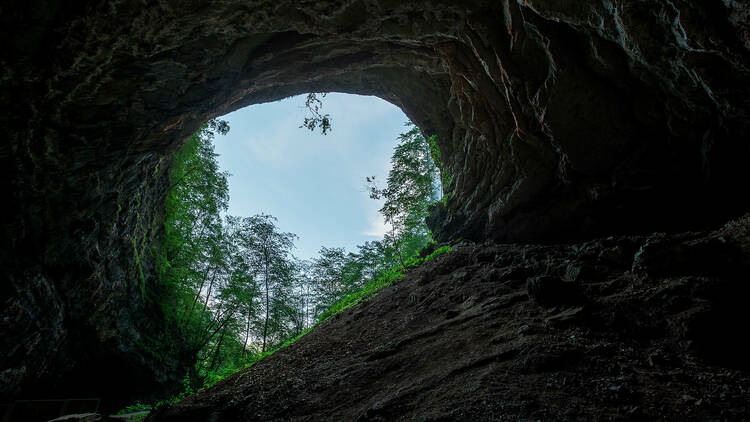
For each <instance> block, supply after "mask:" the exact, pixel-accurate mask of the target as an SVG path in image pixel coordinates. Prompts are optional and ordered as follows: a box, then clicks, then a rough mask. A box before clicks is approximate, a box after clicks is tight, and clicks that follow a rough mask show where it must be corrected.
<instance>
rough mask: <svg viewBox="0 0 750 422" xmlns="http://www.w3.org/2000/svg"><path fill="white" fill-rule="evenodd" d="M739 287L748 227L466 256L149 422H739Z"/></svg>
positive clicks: (745, 370)
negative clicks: (355, 421)
mask: <svg viewBox="0 0 750 422" xmlns="http://www.w3.org/2000/svg"><path fill="white" fill-rule="evenodd" d="M748 273H750V215H747V216H745V217H744V218H743V219H740V220H738V221H734V222H731V223H729V224H727V225H726V226H725V227H723V228H722V229H720V230H717V231H714V232H710V233H683V234H680V235H671V236H670V235H664V234H654V235H651V236H648V237H609V238H605V239H598V240H594V241H589V242H585V243H578V244H574V245H553V246H530V245H495V244H482V245H464V246H460V247H457V248H456V249H455V251H454V252H452V253H450V254H447V255H444V256H441V257H439V258H437V259H436V260H435V261H433V262H429V263H426V264H424V265H423V266H422V267H420V268H418V269H416V270H414V271H412V272H411V273H410V274H408V276H407V277H406V279H404V280H403V281H401V282H400V283H399V284H397V285H395V286H392V287H390V288H387V289H385V290H383V291H382V293H380V294H379V295H378V296H376V297H375V298H373V299H372V300H370V301H369V302H366V303H364V304H362V305H360V306H358V307H355V308H352V309H349V310H347V311H345V312H343V313H341V314H339V315H338V316H337V317H335V318H333V319H332V320H329V321H328V322H326V323H325V324H323V325H322V326H319V327H318V328H316V329H315V330H314V331H312V332H311V333H310V334H308V335H307V336H305V337H303V338H302V339H301V340H299V341H298V342H297V343H295V344H293V345H291V346H289V347H287V348H286V349H283V350H281V351H279V352H277V353H276V354H274V355H272V356H271V357H269V358H266V359H265V360H263V361H261V362H259V363H258V364H256V365H255V366H253V367H251V368H249V369H246V370H243V371H241V372H239V373H237V374H235V375H234V376H232V377H230V378H228V379H226V380H224V381H222V382H220V383H219V384H217V385H215V386H213V387H212V388H210V389H208V390H205V391H203V392H202V393H200V394H198V395H195V396H193V397H190V398H188V399H186V400H184V401H183V402H180V403H178V404H176V405H173V406H171V407H164V408H161V409H159V410H158V411H157V412H155V413H153V414H152V415H151V416H149V417H148V419H147V421H148V422H166V421H225V420H244V421H256V420H257V421H275V420H295V421H322V420H330V421H354V420H357V421H394V420H420V421H454V420H460V421H505V420H507V421H518V420H534V421H537V420H542V421H571V420H582V421H583V420H585V421H594V420H601V421H627V420H630V421H643V420H668V421H725V420H726V421H730V420H731V421H734V420H746V419H747V418H748V417H750V404H748V401H747V399H748V394H750V361H748V359H747V356H748V355H750V348H749V347H748V345H747V343H746V342H745V338H744V337H745V335H744V333H745V331H746V327H747V324H748V322H750V317H748V315H747V312H746V309H747V307H746V301H747V298H748V295H749V294H750V280H748V276H747V275H748Z"/></svg>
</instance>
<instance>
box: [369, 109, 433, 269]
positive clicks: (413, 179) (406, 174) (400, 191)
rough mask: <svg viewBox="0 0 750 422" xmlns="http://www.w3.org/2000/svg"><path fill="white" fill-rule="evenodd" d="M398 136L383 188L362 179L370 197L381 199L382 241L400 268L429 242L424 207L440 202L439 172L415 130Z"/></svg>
mask: <svg viewBox="0 0 750 422" xmlns="http://www.w3.org/2000/svg"><path fill="white" fill-rule="evenodd" d="M407 126H411V127H412V128H411V130H409V131H408V132H406V133H402V134H401V135H399V138H398V144H397V145H396V148H395V149H394V151H393V155H392V156H391V164H392V166H393V167H392V169H391V171H390V172H389V173H388V179H387V181H386V187H385V188H382V189H381V188H378V186H377V183H376V181H375V176H372V177H368V178H367V179H366V181H367V183H368V185H369V190H370V197H371V198H373V199H381V198H382V199H385V203H384V204H383V207H382V208H381V209H380V212H381V214H383V216H384V217H385V221H386V223H387V224H388V225H390V227H391V229H390V231H389V233H387V234H386V236H385V241H386V242H387V243H389V244H390V245H392V247H393V248H394V250H395V252H396V255H397V256H398V258H399V261H400V262H401V264H403V263H404V260H405V259H406V257H409V256H411V255H413V254H414V253H416V252H417V251H418V250H419V249H420V248H421V247H422V246H423V245H424V244H425V243H427V241H428V240H429V239H430V235H429V232H428V230H427V226H426V224H425V218H426V217H427V207H428V206H429V205H430V204H431V203H433V202H435V201H437V200H439V199H440V190H439V186H440V176H439V175H440V172H439V170H438V168H437V166H436V165H435V162H434V161H433V160H432V157H431V156H430V144H429V143H428V141H427V140H426V139H425V138H424V137H423V136H422V134H421V132H420V130H419V128H417V127H416V126H414V125H413V124H412V123H411V122H409V123H407Z"/></svg>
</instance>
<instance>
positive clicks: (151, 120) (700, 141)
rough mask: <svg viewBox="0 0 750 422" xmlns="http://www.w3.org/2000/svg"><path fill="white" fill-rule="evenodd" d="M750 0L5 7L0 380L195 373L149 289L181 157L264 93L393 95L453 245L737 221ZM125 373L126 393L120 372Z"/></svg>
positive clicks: (743, 176)
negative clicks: (166, 350)
mask: <svg viewBox="0 0 750 422" xmlns="http://www.w3.org/2000/svg"><path fill="white" fill-rule="evenodd" d="M748 10H749V9H748V6H747V5H746V3H744V2H739V1H734V0H723V1H710V2H708V1H706V2H693V1H687V0H649V1H646V0H626V1H618V2H611V1H608V0H601V1H593V2H589V1H569V2H558V1H542V0H531V1H510V0H503V1H496V0H492V1H488V0H487V1H485V0H475V1H442V0H439V1H409V2H403V1H398V2H394V1H386V0H335V1H334V0H331V1H296V0H295V1H291V0H290V1H287V0H279V1H273V2H269V1H247V2H234V1H216V2H203V1H179V0H175V1H167V0H161V1H156V2H153V3H149V4H144V3H141V2H137V1H132V0H108V1H84V0H82V1H76V2H74V3H65V4H63V3H62V2H55V1H48V0H47V1H42V0H26V1H18V0H10V1H6V2H4V3H3V5H2V6H0V33H2V39H3V40H4V43H3V45H4V48H3V49H2V52H0V107H1V108H2V112H1V113H0V125H2V128H3V135H4V136H3V138H4V139H3V141H2V143H1V144H0V184H1V186H2V188H0V189H2V191H1V193H2V195H3V197H4V198H6V201H5V204H4V207H3V209H2V214H3V215H2V217H3V218H2V222H3V224H2V229H1V230H2V236H1V238H2V249H1V251H0V265H2V267H3V275H2V277H3V280H2V286H3V288H2V291H1V293H0V301H1V303H2V304H3V306H2V310H0V313H1V317H0V334H1V335H0V337H2V340H0V341H2V351H3V353H1V354H0V380H1V381H2V382H0V395H2V397H17V396H19V395H25V394H26V395H32V396H33V395H38V394H45V395H46V394H48V393H50V392H54V391H65V390H67V391H75V392H77V393H80V394H90V393H96V394H106V395H113V396H118V395H119V392H118V391H117V390H118V389H125V390H128V391H132V392H135V393H138V392H144V393H145V392H147V391H152V390H154V389H155V388H157V387H158V386H160V385H161V386H164V385H170V384H171V382H172V381H174V380H175V379H179V378H180V376H181V368H180V364H179V363H178V364H176V366H175V367H165V366H164V365H163V364H162V363H160V362H159V360H158V358H157V356H155V354H154V353H153V348H154V347H155V345H158V344H159V343H160V341H161V337H162V334H160V333H163V332H165V330H168V328H165V327H159V326H158V325H159V324H158V322H157V321H159V317H158V313H159V311H158V307H156V306H155V305H154V304H153V303H151V302H150V301H149V300H148V298H145V297H144V295H143V293H142V292H144V291H147V290H148V289H147V287H148V286H149V284H150V283H153V276H152V271H151V269H152V267H153V263H152V262H151V261H152V259H151V257H150V254H149V253H148V251H149V250H151V249H152V248H154V247H158V243H157V242H158V237H159V227H160V222H161V218H162V217H161V203H162V200H163V196H164V190H165V189H164V188H165V185H166V179H165V168H166V167H167V166H168V164H169V157H170V154H171V153H172V152H173V151H175V150H176V148H177V147H178V146H179V144H180V142H181V141H182V140H184V139H185V138H186V137H187V135H189V134H190V133H191V132H193V131H194V130H195V129H196V128H198V126H199V125H200V124H201V123H202V122H203V121H205V120H207V119H208V118H211V117H215V116H218V115H222V114H224V113H227V112H229V111H232V110H235V109H237V108H240V107H243V106H246V105H249V104H254V103H259V102H264V101H273V100H276V99H279V98H283V97H286V96H289V95H293V94H298V93H305V92H309V91H339V92H350V93H359V94H368V95H377V96H380V97H381V98H384V99H386V100H388V101H390V102H392V103H394V104H396V105H398V106H400V107H401V108H402V109H403V110H404V111H405V112H406V114H407V115H408V116H409V117H410V118H411V119H413V120H414V121H415V122H416V123H417V124H418V125H419V126H420V127H421V128H422V129H423V130H424V131H425V132H426V133H427V134H428V135H429V134H436V135H437V139H438V142H439V143H440V148H441V150H442V156H443V159H444V166H445V168H446V169H447V170H448V172H449V173H450V174H451V175H452V182H451V185H450V187H449V189H448V190H449V191H450V192H451V196H450V199H449V200H448V201H447V204H446V205H445V206H443V207H439V208H436V209H435V210H433V214H432V215H433V217H432V218H431V220H430V223H431V225H432V227H433V230H434V232H435V234H436V235H437V236H439V237H440V238H441V239H443V240H448V239H457V238H464V239H472V240H486V239H494V240H496V241H536V240H565V239H570V238H572V237H576V238H581V237H587V236H594V235H598V234H614V233H616V232H623V233H625V232H630V233H634V232H641V233H647V232H650V231H651V230H654V229H659V230H675V229H686V228H696V227H700V226H706V225H710V224H712V223H715V222H717V221H719V220H720V219H724V218H727V217H729V216H736V215H739V214H741V212H744V211H745V210H747V209H748V202H750V196H748V195H744V194H742V192H744V190H743V189H744V188H746V184H747V180H750V178H749V177H748V166H746V165H745V161H746V160H747V157H748V142H747V139H749V138H750V136H749V135H750V131H748V119H749V117H748V110H749V109H750V107H749V104H748V102H749V101H750V95H749V94H750V92H749V89H748V87H749V85H750V82H749V81H750V78H748V76H749V71H748V63H750V60H748V54H750V51H748V50H749V49H750V41H748V40H749V38H748V37H749V35H748V34H749V29H748V28H749V26H748V19H749V17H748V16H749V15H748ZM333 117H334V118H336V116H333ZM334 130H335V129H334ZM722 221H723V220H722ZM542 285H544V284H542ZM149 337H150V338H149ZM178 361H179V360H178ZM110 370H122V371H123V372H125V373H128V374H130V375H131V378H129V379H132V380H133V383H132V385H118V383H119V382H120V381H117V382H113V381H107V380H103V379H102V377H101V374H102V373H103V371H110ZM115 375H116V374H115ZM108 378H109V379H111V380H115V379H117V380H120V379H121V378H120V377H117V376H111V375H108Z"/></svg>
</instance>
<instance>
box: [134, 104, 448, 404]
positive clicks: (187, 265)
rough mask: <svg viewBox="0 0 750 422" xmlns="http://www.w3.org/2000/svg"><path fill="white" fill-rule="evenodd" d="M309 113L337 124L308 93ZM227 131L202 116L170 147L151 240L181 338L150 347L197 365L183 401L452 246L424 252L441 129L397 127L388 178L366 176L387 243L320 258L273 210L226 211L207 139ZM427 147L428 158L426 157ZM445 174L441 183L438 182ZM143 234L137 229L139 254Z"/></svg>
mask: <svg viewBox="0 0 750 422" xmlns="http://www.w3.org/2000/svg"><path fill="white" fill-rule="evenodd" d="M306 105H307V107H308V108H309V109H310V110H311V112H312V113H313V120H311V121H308V120H307V119H306V124H305V125H304V126H306V127H308V128H309V129H311V130H313V129H315V128H316V127H320V128H321V130H322V131H323V133H324V134H325V133H326V132H327V131H328V130H330V121H329V120H328V115H322V114H321V112H320V107H321V106H322V103H321V102H320V100H319V99H318V98H317V97H316V96H315V94H310V96H308V101H307V104H306ZM228 130H229V127H228V125H227V124H226V122H222V121H216V120H212V121H210V122H208V123H206V124H205V125H204V126H203V127H202V128H201V129H200V130H199V131H198V132H197V133H196V134H195V135H193V136H192V137H191V138H190V139H189V140H188V141H187V142H186V143H185V144H184V145H183V147H182V148H181V149H180V150H179V151H178V152H177V154H175V156H174V160H173V162H172V164H171V167H170V169H169V177H170V188H169V191H168V194H167V200H166V204H165V206H166V222H165V228H164V229H165V230H164V233H165V235H164V239H163V242H162V248H161V249H160V250H155V251H153V252H154V255H155V258H156V266H157V273H158V278H159V283H158V286H157V288H156V291H154V292H153V294H152V296H153V297H155V298H158V300H159V302H160V304H161V305H162V309H163V312H164V315H165V317H166V318H168V320H169V321H168V322H169V324H168V325H169V326H171V327H175V328H176V332H177V333H178V334H177V337H178V338H174V339H173V340H172V341H171V342H169V341H168V342H166V343H159V342H157V341H156V340H155V339H149V338H146V339H145V341H144V342H143V343H144V344H143V346H142V347H143V349H144V350H146V351H147V352H148V353H150V354H152V355H153V356H154V357H155V358H157V359H171V357H170V354H176V353H177V352H178V351H179V350H187V351H188V352H189V353H191V354H192V356H194V357H195V364H194V365H193V367H192V369H191V370H190V372H189V373H188V374H187V376H186V377H185V380H184V384H183V388H182V392H181V393H180V394H178V395H176V396H174V397H172V398H170V399H169V402H175V401H178V400H180V399H182V398H184V397H186V396H188V395H190V394H193V393H194V392H196V391H200V390H201V389H203V388H207V387H208V386H211V385H213V384H215V383H216V382H218V381H219V380H221V379H223V378H225V377H227V376H229V375H230V374H232V373H234V372H236V371H237V370H239V369H241V368H244V367H247V366H249V365H252V364H254V363H256V362H258V361H260V360H261V359H263V358H265V357H266V356H269V355H270V354H272V353H274V352H275V351H276V350H279V349H280V348H283V347H285V346H287V345H289V344H292V343H293V342H295V341H296V340H298V339H299V338H301V337H302V336H304V335H305V334H306V333H308V332H309V331H310V330H311V329H313V328H314V327H315V326H316V325H317V324H320V323H321V322H323V321H325V320H327V319H328V318H330V317H331V316H333V315H335V314H337V313H339V312H341V311H342V310H344V309H347V308H349V307H351V306H354V305H356V304H357V303H360V302H362V301H364V300H367V299H368V298H371V297H372V296H373V295H375V294H377V292H378V291H379V290H380V289H382V288H383V287H386V286H389V285H392V284H393V283H396V282H398V281H399V280H401V279H402V278H404V276H405V274H406V272H407V271H409V269H411V268H413V267H416V266H418V265H420V264H421V263H423V262H425V261H427V260H430V259H432V258H434V257H435V256H437V255H439V254H442V253H445V252H449V251H450V248H449V247H442V248H439V249H438V250H436V251H435V252H433V253H432V254H430V255H429V256H427V257H424V258H423V257H420V256H418V251H419V250H420V249H421V248H422V247H423V246H424V245H425V244H426V243H427V242H429V241H430V240H431V238H430V233H429V231H428V230H427V228H426V225H425V223H424V219H425V217H426V215H427V207H428V206H429V205H430V204H431V203H434V202H435V201H437V200H438V199H439V196H440V193H439V191H438V188H439V186H440V184H441V181H439V179H438V177H439V176H441V175H442V173H440V172H439V171H438V169H437V167H436V166H435V164H434V161H433V158H432V157H437V159H438V160H439V159H440V155H439V150H438V149H437V144H436V143H435V138H434V137H431V138H430V139H429V140H426V139H425V138H424V137H423V136H422V135H421V133H420V132H419V130H418V129H417V128H416V127H413V125H412V127H411V129H410V130H409V131H408V132H407V133H405V134H402V135H401V136H400V137H399V143H398V145H397V146H396V148H395V150H394V154H393V157H392V160H391V161H392V163H393V170H392V171H391V172H390V173H389V175H388V179H387V185H386V187H385V188H383V189H379V188H378V187H377V186H376V185H375V182H374V178H368V182H369V183H370V184H371V186H370V193H371V196H372V197H373V198H383V199H385V203H384V205H383V208H382V209H381V213H382V214H383V215H384V217H385V218H386V221H387V222H388V223H389V224H390V225H391V227H392V230H391V232H390V233H389V234H388V235H387V236H386V237H385V238H384V239H383V240H380V241H372V242H366V243H364V244H363V245H359V246H358V248H357V251H356V252H348V251H346V250H344V249H343V248H327V247H323V248H321V250H320V255H319V257H318V258H316V259H313V260H310V261H300V260H298V259H296V258H294V257H293V256H292V253H291V251H292V249H293V247H294V241H295V239H296V236H295V235H294V234H292V233H285V232H282V231H281V230H280V229H279V227H278V226H277V220H276V219H275V218H274V217H273V216H270V215H265V214H258V215H255V216H252V217H232V216H227V217H226V219H225V220H222V218H221V213H222V212H225V211H226V209H227V203H228V199H229V195H228V183H227V177H228V175H227V174H226V173H225V172H222V171H220V169H219V167H218V163H217V161H216V154H215V153H214V149H213V144H212V141H213V139H214V137H215V135H216V134H217V133H219V134H224V133H226V132H227V131H228ZM431 154H432V157H431ZM442 183H443V184H444V181H443V182H442ZM145 244H146V243H145V242H143V241H140V242H139V241H138V239H133V247H134V250H135V256H136V260H138V261H139V260H140V257H141V256H142V254H143V245H145Z"/></svg>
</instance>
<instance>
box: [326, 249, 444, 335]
mask: <svg viewBox="0 0 750 422" xmlns="http://www.w3.org/2000/svg"><path fill="white" fill-rule="evenodd" d="M451 251H452V249H451V247H450V246H447V245H446V246H442V247H440V248H439V249H437V250H436V251H435V252H433V253H431V254H430V255H428V256H426V257H424V258H420V257H418V256H412V257H410V258H409V259H407V260H406V261H405V263H404V265H397V266H395V267H393V268H391V269H390V270H388V271H385V272H383V273H382V274H381V275H380V276H379V277H378V278H376V279H373V280H370V281H368V282H367V283H365V285H364V286H363V287H362V288H361V289H359V290H356V291H354V292H352V293H349V294H348V295H346V296H344V297H343V298H341V299H339V300H338V301H336V302H334V303H333V304H331V305H330V306H329V307H328V309H326V310H325V311H324V312H323V313H321V314H320V316H319V317H318V322H319V323H320V322H323V321H325V320H327V319H328V318H330V317H332V316H333V315H336V314H338V313H340V312H341V311H343V310H345V309H348V308H351V307H352V306H354V305H356V304H358V303H360V302H362V301H364V300H367V299H369V298H370V297H372V296H374V295H375V294H377V292H378V291H379V290H380V289H382V288H384V287H388V286H390V285H392V284H394V283H396V282H398V281H399V280H401V279H403V278H404V277H405V272H406V271H408V270H409V269H412V268H416V267H418V266H420V265H422V263H424V262H427V261H429V260H432V259H434V258H435V257H437V256H439V255H442V254H444V253H448V252H451Z"/></svg>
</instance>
